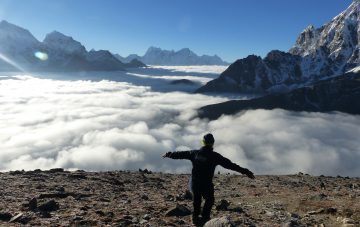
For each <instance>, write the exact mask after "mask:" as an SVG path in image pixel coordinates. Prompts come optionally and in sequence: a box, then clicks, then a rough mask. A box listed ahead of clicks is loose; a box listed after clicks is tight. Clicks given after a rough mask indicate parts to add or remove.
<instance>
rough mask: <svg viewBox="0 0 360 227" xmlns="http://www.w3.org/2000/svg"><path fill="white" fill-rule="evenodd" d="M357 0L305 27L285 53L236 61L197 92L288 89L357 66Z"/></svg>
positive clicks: (359, 1)
mask: <svg viewBox="0 0 360 227" xmlns="http://www.w3.org/2000/svg"><path fill="white" fill-rule="evenodd" d="M359 23H360V0H354V1H353V2H352V3H351V5H350V6H349V7H348V8H347V9H346V10H345V11H343V12H342V13H340V14H339V15H338V16H336V17H335V18H334V19H333V20H331V21H330V22H329V23H327V24H325V25H323V26H322V27H320V28H315V27H314V26H313V25H310V26H308V27H307V28H305V29H304V30H303V31H302V32H301V33H300V35H299V37H298V38H297V40H296V42H295V44H294V46H293V47H292V48H291V49H290V50H289V52H288V53H286V52H282V51H271V52H270V53H269V54H268V55H267V56H266V57H265V58H263V59H262V58H261V57H256V58H255V57H253V56H249V57H247V58H244V59H240V60H237V61H236V62H234V63H233V64H232V65H230V66H229V68H228V69H227V70H225V72H223V74H221V75H220V77H219V78H217V79H215V80H212V81H210V82H209V83H208V84H206V85H205V86H203V87H202V88H200V89H199V90H198V92H261V93H263V92H268V93H272V92H279V91H289V90H292V89H294V88H296V87H299V86H302V85H304V84H309V83H314V82H316V81H318V80H319V79H324V78H329V77H333V76H339V75H342V74H344V73H345V72H347V71H349V70H351V69H352V68H355V67H356V66H359V65H360V58H359V51H360V49H359V47H360V45H359V43H360V38H358V37H360V27H359Z"/></svg>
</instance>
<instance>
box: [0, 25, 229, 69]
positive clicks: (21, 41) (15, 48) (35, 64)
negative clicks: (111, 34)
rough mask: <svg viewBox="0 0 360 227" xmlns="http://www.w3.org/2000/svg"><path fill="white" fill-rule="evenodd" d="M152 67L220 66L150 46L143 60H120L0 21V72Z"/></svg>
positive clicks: (214, 60)
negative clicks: (38, 37)
mask: <svg viewBox="0 0 360 227" xmlns="http://www.w3.org/2000/svg"><path fill="white" fill-rule="evenodd" d="M143 62H147V64H152V65H223V64H226V62H224V61H222V60H221V59H220V58H219V57H218V56H216V55H215V56H207V55H203V56H197V55H196V54H195V53H194V52H192V51H191V50H189V49H186V48H185V49H182V50H180V51H177V52H175V51H166V50H161V49H160V48H154V47H151V48H149V49H148V51H147V52H146V54H145V55H144V56H143V57H139V56H137V55H130V56H128V57H127V58H122V57H121V56H120V55H118V54H115V55H114V54H112V53H111V52H110V51H107V50H98V51H95V50H90V51H87V50H86V48H85V47H84V46H83V45H82V44H81V43H80V42H79V41H76V40H74V39H73V38H72V37H70V36H66V35H64V34H62V33H60V32H57V31H54V32H51V33H49V34H48V35H46V37H45V39H44V40H43V41H42V42H40V41H38V40H37V39H36V38H35V37H34V36H33V35H32V34H31V33H30V32H29V31H28V30H26V29H24V28H21V27H19V26H16V25H14V24H11V23H9V22H7V21H4V20H3V21H1V22H0V71H117V70H125V69H127V68H134V67H145V66H146V65H145V64H144V63H143Z"/></svg>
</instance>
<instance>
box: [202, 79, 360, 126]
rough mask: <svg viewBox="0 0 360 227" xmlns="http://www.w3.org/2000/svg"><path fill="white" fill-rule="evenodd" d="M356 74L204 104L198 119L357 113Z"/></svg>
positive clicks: (359, 81)
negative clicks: (252, 113) (281, 112)
mask: <svg viewBox="0 0 360 227" xmlns="http://www.w3.org/2000/svg"><path fill="white" fill-rule="evenodd" d="M359 100H360V73H354V72H350V73H347V74H345V75H343V76H340V77H334V78H331V79H326V80H322V81H318V82H316V83H314V84H313V85H311V86H305V87H302V88H298V89H295V90H293V91H291V92H288V93H281V94H270V95H266V96H263V97H260V98H255V99H250V100H233V101H228V102H224V103H219V104H213V105H208V106H204V107H202V108H200V109H199V110H198V115H199V117H201V118H208V119H212V120H213V119H217V118H219V117H220V116H221V115H234V114H236V113H239V112H241V111H244V110H250V109H267V110H271V109H285V110H290V111H308V112H331V111H340V112H344V113H349V114H360V102H359Z"/></svg>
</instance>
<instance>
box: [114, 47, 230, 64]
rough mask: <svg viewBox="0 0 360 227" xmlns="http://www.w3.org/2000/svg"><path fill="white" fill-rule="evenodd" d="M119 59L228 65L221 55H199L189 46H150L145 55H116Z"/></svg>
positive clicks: (152, 62) (151, 62) (126, 60)
mask: <svg viewBox="0 0 360 227" xmlns="http://www.w3.org/2000/svg"><path fill="white" fill-rule="evenodd" d="M116 56H117V58H118V59H119V60H122V61H124V62H130V61H131V60H133V59H137V60H139V61H142V62H144V63H145V64H148V65H227V64H228V63H227V62H225V61H223V60H222V59H221V58H220V57H219V56H217V55H214V56H209V55H202V56H198V55H197V54H195V53H194V52H193V51H191V50H190V49H189V48H183V49H180V50H179V51H174V50H163V49H161V48H158V47H149V48H148V50H147V51H146V53H145V54H144V56H139V55H136V54H131V55H129V56H127V57H126V58H124V57H121V56H120V55H116Z"/></svg>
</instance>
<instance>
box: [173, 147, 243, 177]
mask: <svg viewBox="0 0 360 227" xmlns="http://www.w3.org/2000/svg"><path fill="white" fill-rule="evenodd" d="M168 157H169V158H172V159H188V160H190V161H191V162H192V165H193V169H192V181H193V183H201V184H211V183H212V179H213V177H214V172H215V168H216V166H217V165H220V166H222V167H224V168H226V169H230V170H233V171H236V172H239V173H242V174H246V173H247V172H248V171H249V170H248V169H245V168H242V167H240V166H239V165H237V164H235V163H233V162H231V161H230V160H229V159H227V158H225V157H223V156H222V155H221V154H219V153H217V152H215V151H213V148H212V147H209V146H204V147H202V148H201V149H200V150H191V151H177V152H171V153H170V155H169V156H168Z"/></svg>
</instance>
